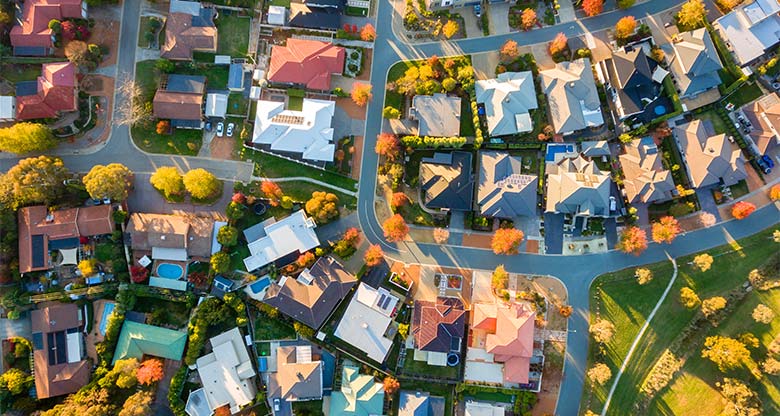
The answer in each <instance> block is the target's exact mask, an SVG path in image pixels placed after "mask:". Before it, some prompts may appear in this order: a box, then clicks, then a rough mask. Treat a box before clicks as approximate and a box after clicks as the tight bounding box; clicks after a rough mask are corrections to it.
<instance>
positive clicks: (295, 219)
mask: <svg viewBox="0 0 780 416" xmlns="http://www.w3.org/2000/svg"><path fill="white" fill-rule="evenodd" d="M316 227H317V225H316V224H315V223H314V220H312V219H311V218H309V217H307V216H306V213H304V212H303V210H298V211H295V212H293V213H292V214H291V215H290V216H289V217H286V218H284V219H281V220H279V221H276V219H275V218H269V219H267V220H265V221H263V222H261V223H259V224H257V225H255V226H253V227H250V228H247V229H246V230H244V237H246V241H247V242H249V252H250V254H251V255H250V256H249V257H247V258H245V259H244V265H245V266H246V269H247V271H250V272H251V271H254V270H257V269H259V268H261V267H264V266H266V265H268V264H271V263H275V264H276V265H277V266H279V267H281V266H284V265H287V264H289V263H292V262H293V261H294V260H295V259H297V258H298V256H299V255H301V254H303V253H305V252H307V251H309V250H311V249H313V248H315V247H318V246H319V245H320V240H319V239H318V238H317V234H316V233H315V232H314V228H316ZM282 263H283V264H282Z"/></svg>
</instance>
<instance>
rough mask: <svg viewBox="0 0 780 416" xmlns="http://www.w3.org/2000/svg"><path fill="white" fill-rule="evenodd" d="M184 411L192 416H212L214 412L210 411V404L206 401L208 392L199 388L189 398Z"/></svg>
mask: <svg viewBox="0 0 780 416" xmlns="http://www.w3.org/2000/svg"><path fill="white" fill-rule="evenodd" d="M184 411H185V412H187V414H188V415H190V416H211V415H212V413H214V412H212V411H211V409H209V403H208V401H207V400H206V390H204V389H203V388H199V389H197V390H194V391H192V392H191V393H190V395H189V397H187V405H186V406H185V407H184Z"/></svg>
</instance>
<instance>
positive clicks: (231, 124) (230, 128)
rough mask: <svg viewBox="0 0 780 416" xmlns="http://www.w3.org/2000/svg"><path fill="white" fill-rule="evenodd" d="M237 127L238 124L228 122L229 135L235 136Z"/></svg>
mask: <svg viewBox="0 0 780 416" xmlns="http://www.w3.org/2000/svg"><path fill="white" fill-rule="evenodd" d="M235 127H236V125H235V124H233V123H230V124H228V129H227V137H233V129H234V128H235Z"/></svg>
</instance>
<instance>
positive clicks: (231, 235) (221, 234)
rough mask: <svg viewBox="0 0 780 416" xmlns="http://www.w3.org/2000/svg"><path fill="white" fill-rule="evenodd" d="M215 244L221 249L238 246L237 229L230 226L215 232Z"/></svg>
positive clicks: (224, 226)
mask: <svg viewBox="0 0 780 416" xmlns="http://www.w3.org/2000/svg"><path fill="white" fill-rule="evenodd" d="M217 242H218V243H219V244H221V245H222V246H223V247H233V246H235V245H236V244H238V228H236V227H233V226H232V225H223V226H222V227H219V231H217Z"/></svg>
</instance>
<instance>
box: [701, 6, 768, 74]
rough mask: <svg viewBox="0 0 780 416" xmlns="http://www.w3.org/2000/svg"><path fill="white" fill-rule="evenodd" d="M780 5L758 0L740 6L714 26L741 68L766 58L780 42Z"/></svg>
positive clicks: (713, 24) (714, 23)
mask: <svg viewBox="0 0 780 416" xmlns="http://www.w3.org/2000/svg"><path fill="white" fill-rule="evenodd" d="M778 13H780V4H778V2H777V0H755V1H753V2H750V3H747V4H744V3H743V4H740V5H738V6H737V7H735V8H734V9H733V10H732V11H731V12H730V13H728V14H726V15H724V16H722V17H720V18H719V19H717V20H715V22H713V23H712V26H713V27H714V28H715V29H716V30H717V31H718V33H719V34H720V36H721V38H723V40H724V41H725V43H726V46H727V47H728V48H729V49H730V50H731V52H732V54H733V55H734V58H736V60H737V63H739V65H748V64H750V63H752V62H753V61H755V60H757V59H759V58H761V57H762V56H765V55H766V53H767V52H768V51H769V50H770V49H772V48H773V47H774V46H775V45H777V44H778V43H780V16H778Z"/></svg>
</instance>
